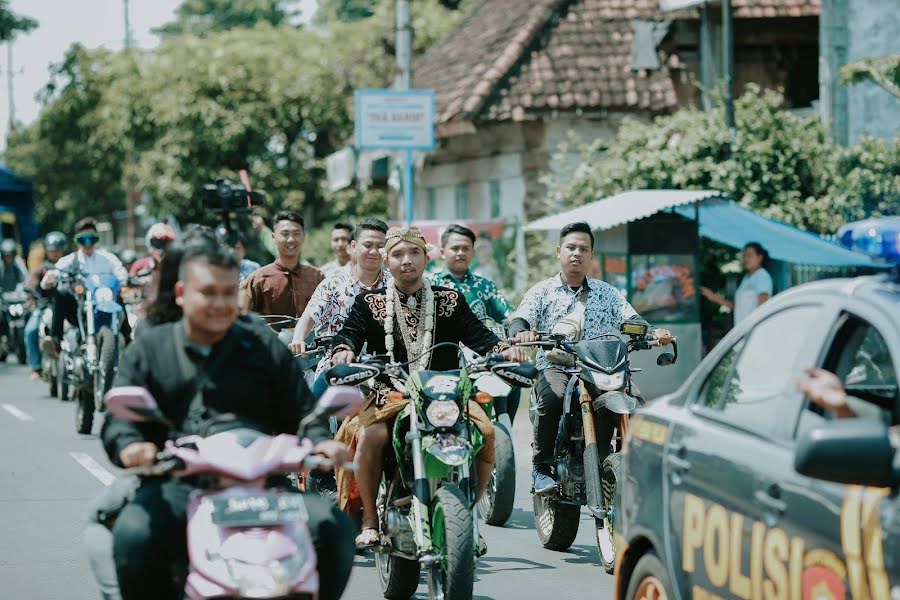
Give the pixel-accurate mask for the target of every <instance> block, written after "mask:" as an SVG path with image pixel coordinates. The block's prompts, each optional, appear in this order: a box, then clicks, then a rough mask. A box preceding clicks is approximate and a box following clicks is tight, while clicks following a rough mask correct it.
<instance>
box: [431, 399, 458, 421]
mask: <svg viewBox="0 0 900 600" xmlns="http://www.w3.org/2000/svg"><path fill="white" fill-rule="evenodd" d="M425 416H426V417H427V418H428V422H429V423H431V424H432V425H434V426H435V427H451V426H453V425H455V424H456V421H457V419H459V404H457V403H456V400H434V401H432V402H431V404H429V405H428V408H426V409H425Z"/></svg>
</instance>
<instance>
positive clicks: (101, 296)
mask: <svg viewBox="0 0 900 600" xmlns="http://www.w3.org/2000/svg"><path fill="white" fill-rule="evenodd" d="M114 297H115V296H114V295H113V291H112V290H111V289H109V288H98V289H97V291H96V292H94V300H96V301H97V302H112V301H113V298H114Z"/></svg>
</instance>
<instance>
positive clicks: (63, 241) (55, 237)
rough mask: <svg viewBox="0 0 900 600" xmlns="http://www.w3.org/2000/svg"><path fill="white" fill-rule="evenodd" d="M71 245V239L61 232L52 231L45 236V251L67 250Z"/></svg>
mask: <svg viewBox="0 0 900 600" xmlns="http://www.w3.org/2000/svg"><path fill="white" fill-rule="evenodd" d="M68 245H69V239H68V238H67V237H66V234H64V233H63V232H61V231H51V232H50V233H48V234H47V235H46V236H44V249H46V250H65V249H66V247H68Z"/></svg>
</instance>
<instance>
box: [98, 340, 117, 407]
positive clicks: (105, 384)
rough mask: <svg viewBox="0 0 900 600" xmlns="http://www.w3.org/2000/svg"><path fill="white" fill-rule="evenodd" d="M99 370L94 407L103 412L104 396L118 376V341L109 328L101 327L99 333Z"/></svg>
mask: <svg viewBox="0 0 900 600" xmlns="http://www.w3.org/2000/svg"><path fill="white" fill-rule="evenodd" d="M97 353H98V358H97V370H96V371H95V372H94V407H95V409H96V410H97V411H98V412H103V410H104V407H105V401H104V396H105V395H106V392H108V391H109V390H110V388H111V387H112V382H113V377H115V375H116V355H117V354H118V339H117V336H116V334H114V333H113V331H112V329H110V328H109V327H101V328H100V331H98V332H97Z"/></svg>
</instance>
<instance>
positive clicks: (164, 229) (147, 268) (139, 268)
mask: <svg viewBox="0 0 900 600" xmlns="http://www.w3.org/2000/svg"><path fill="white" fill-rule="evenodd" d="M174 240H175V230H174V229H172V226H171V225H169V224H168V223H156V224H154V225H152V226H151V227H150V229H148V230H147V235H146V236H145V238H144V241H145V242H146V244H147V252H148V253H149V254H148V255H147V256H145V257H144V258H141V259H138V260H136V261H135V262H134V264H133V265H131V269H130V270H129V271H128V272H129V274H130V275H131V276H132V277H135V276H141V275H147V274H149V273H150V272H151V271H153V269H155V268H156V265H157V264H159V260H160V259H161V258H162V255H163V254H164V253H165V252H166V248H168V247H169V244H171V243H172V242H173V241H174Z"/></svg>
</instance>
